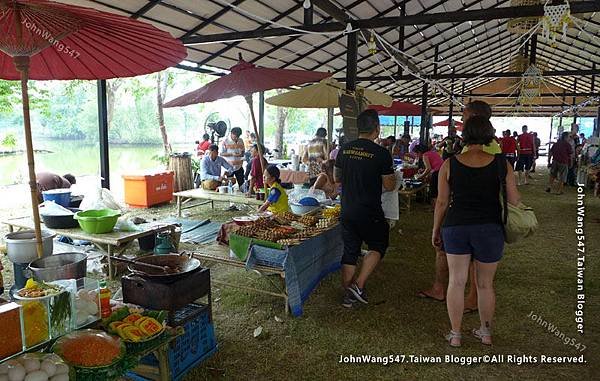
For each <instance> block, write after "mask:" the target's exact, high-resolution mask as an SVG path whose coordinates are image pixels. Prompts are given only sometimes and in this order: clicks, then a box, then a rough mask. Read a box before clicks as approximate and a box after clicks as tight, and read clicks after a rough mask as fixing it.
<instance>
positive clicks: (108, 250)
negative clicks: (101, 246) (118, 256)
mask: <svg viewBox="0 0 600 381" xmlns="http://www.w3.org/2000/svg"><path fill="white" fill-rule="evenodd" d="M106 255H107V258H106V259H107V262H108V279H110V280H112V278H113V267H112V260H111V259H110V257H111V256H112V246H111V245H107V249H106Z"/></svg>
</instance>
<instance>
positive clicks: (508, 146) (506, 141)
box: [500, 136, 517, 155]
mask: <svg viewBox="0 0 600 381" xmlns="http://www.w3.org/2000/svg"><path fill="white" fill-rule="evenodd" d="M500 146H501V147H502V153H511V154H513V155H514V154H515V151H516V150H517V141H516V140H515V138H513V137H512V136H508V137H504V138H502V139H500Z"/></svg>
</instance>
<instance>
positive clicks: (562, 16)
mask: <svg viewBox="0 0 600 381" xmlns="http://www.w3.org/2000/svg"><path fill="white" fill-rule="evenodd" d="M571 18H572V16H571V8H570V6H569V2H568V1H566V2H565V4H560V5H548V4H545V5H544V17H542V25H543V33H542V36H543V37H544V38H545V39H546V40H549V41H550V42H551V46H555V45H556V36H557V35H558V34H559V33H560V34H562V41H565V40H566V39H567V28H568V27H569V24H570V23H571Z"/></svg>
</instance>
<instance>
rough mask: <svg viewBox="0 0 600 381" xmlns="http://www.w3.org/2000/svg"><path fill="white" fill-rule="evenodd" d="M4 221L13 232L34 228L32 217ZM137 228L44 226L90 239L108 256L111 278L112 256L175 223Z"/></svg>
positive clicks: (81, 238) (58, 233) (146, 225)
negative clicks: (95, 231) (100, 230)
mask: <svg viewBox="0 0 600 381" xmlns="http://www.w3.org/2000/svg"><path fill="white" fill-rule="evenodd" d="M2 223H3V224H5V225H8V229H9V231H10V232H11V233H12V232H13V231H14V230H15V228H16V229H18V230H20V229H33V220H32V219H31V217H18V218H10V219H8V220H4V221H2ZM137 228H138V229H140V230H138V231H131V232H125V231H116V230H114V231H112V232H110V233H104V234H90V233H86V232H84V231H83V230H81V229H80V228H71V229H49V228H46V227H44V229H45V230H48V231H50V232H53V233H55V234H57V235H61V236H65V237H69V238H71V239H78V240H82V241H90V242H91V243H92V244H93V245H94V246H96V247H97V248H99V249H100V250H101V251H102V252H103V253H104V254H105V255H106V256H107V260H108V276H109V278H110V279H112V277H113V267H112V261H111V259H110V257H111V256H113V255H120V254H122V253H123V252H124V251H125V249H127V247H129V245H130V244H131V243H132V242H133V241H135V240H136V239H138V238H140V237H146V236H149V235H151V234H156V233H160V232H164V231H170V232H174V231H175V225H172V224H156V223H147V224H140V225H137Z"/></svg>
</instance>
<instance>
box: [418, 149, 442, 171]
mask: <svg viewBox="0 0 600 381" xmlns="http://www.w3.org/2000/svg"><path fill="white" fill-rule="evenodd" d="M423 157H426V158H427V159H428V160H429V165H430V166H431V173H434V172H437V171H439V170H440V168H441V167H442V164H444V159H442V157H441V156H440V154H439V153H437V151H428V152H425V153H424V154H423Z"/></svg>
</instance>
